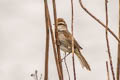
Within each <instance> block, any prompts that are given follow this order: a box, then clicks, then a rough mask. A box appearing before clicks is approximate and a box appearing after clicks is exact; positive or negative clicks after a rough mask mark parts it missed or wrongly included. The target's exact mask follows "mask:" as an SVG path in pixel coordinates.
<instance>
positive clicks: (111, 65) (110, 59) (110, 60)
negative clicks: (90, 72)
mask: <svg viewBox="0 0 120 80" xmlns="http://www.w3.org/2000/svg"><path fill="white" fill-rule="evenodd" d="M107 3H108V1H107V0H105V12H106V42H107V49H108V56H109V62H110V68H111V72H112V77H113V80H115V74H114V71H113V63H112V57H111V52H110V45H109V39H108V9H107Z"/></svg>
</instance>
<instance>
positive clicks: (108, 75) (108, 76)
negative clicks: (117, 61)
mask: <svg viewBox="0 0 120 80" xmlns="http://www.w3.org/2000/svg"><path fill="white" fill-rule="evenodd" d="M106 69H107V78H108V79H107V80H110V74H109V67H108V62H107V61H106Z"/></svg>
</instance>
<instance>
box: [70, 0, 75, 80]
mask: <svg viewBox="0 0 120 80" xmlns="http://www.w3.org/2000/svg"><path fill="white" fill-rule="evenodd" d="M71 9H72V10H71V11H72V17H71V18H72V20H71V32H72V61H73V73H74V80H76V72H75V61H74V37H73V17H74V12H73V0H71Z"/></svg>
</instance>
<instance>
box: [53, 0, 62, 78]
mask: <svg viewBox="0 0 120 80" xmlns="http://www.w3.org/2000/svg"><path fill="white" fill-rule="evenodd" d="M52 2H53V12H54V23H55V38H56V46H57V54H58V55H57V56H58V61H59V62H58V63H59V64H58V66H60V74H61V75H60V76H61V80H63V70H62V64H61V55H60V46H59V45H58V32H57V31H58V30H57V14H56V4H55V0H52Z"/></svg>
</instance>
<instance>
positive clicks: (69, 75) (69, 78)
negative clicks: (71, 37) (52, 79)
mask: <svg viewBox="0 0 120 80" xmlns="http://www.w3.org/2000/svg"><path fill="white" fill-rule="evenodd" d="M66 56H67V55H66V53H65V58H64V63H65V67H66V70H67V73H68V78H69V80H70V73H69V70H68V67H67V63H66Z"/></svg>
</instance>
